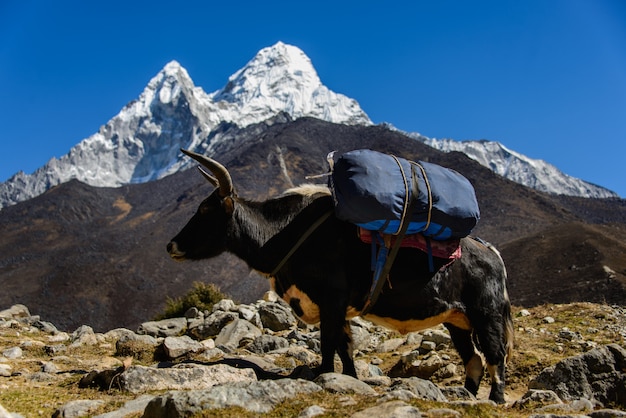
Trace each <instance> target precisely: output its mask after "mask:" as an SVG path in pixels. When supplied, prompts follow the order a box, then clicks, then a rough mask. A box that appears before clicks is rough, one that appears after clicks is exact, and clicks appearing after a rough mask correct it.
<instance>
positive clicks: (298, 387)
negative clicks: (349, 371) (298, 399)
mask: <svg viewBox="0 0 626 418" xmlns="http://www.w3.org/2000/svg"><path fill="white" fill-rule="evenodd" d="M320 390H322V389H321V388H320V387H319V386H318V385H316V384H315V383H313V382H307V381H304V380H292V379H279V380H264V381H259V382H253V383H243V384H242V383H231V384H224V385H219V386H215V387H213V388H211V389H206V390H191V391H177V392H169V393H166V394H164V395H161V396H157V397H156V398H154V399H153V400H152V401H150V403H149V404H148V406H147V407H146V410H145V411H144V416H145V417H151V418H161V417H163V418H169V417H182V416H191V415H193V414H197V413H199V412H200V411H203V410H208V409H218V408H227V407H230V406H239V407H241V408H244V409H246V410H248V411H250V412H253V413H257V414H262V413H267V412H269V411H271V410H272V408H273V407H274V406H276V405H277V404H279V403H280V402H283V401H285V400H286V399H289V398H293V397H295V396H297V395H299V394H307V393H314V392H318V391H320Z"/></svg>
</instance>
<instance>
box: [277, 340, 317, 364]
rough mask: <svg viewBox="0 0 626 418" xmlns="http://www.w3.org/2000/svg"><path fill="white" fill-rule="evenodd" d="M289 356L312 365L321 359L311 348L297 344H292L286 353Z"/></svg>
mask: <svg viewBox="0 0 626 418" xmlns="http://www.w3.org/2000/svg"><path fill="white" fill-rule="evenodd" d="M285 354H287V355H288V356H289V357H293V358H295V359H296V360H298V361H299V362H300V363H302V364H306V365H312V364H314V363H317V362H319V361H320V356H319V355H317V354H315V353H313V352H312V351H311V350H309V349H306V348H304V347H300V346H297V345H291V346H289V348H288V349H287V352H286V353H285Z"/></svg>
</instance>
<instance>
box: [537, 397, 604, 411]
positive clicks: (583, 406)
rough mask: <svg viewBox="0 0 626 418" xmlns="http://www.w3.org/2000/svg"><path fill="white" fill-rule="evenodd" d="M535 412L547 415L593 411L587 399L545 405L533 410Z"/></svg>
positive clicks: (591, 404)
mask: <svg viewBox="0 0 626 418" xmlns="http://www.w3.org/2000/svg"><path fill="white" fill-rule="evenodd" d="M535 411H536V412H548V413H561V412H567V413H573V412H576V413H587V412H591V411H593V403H592V402H591V401H590V400H589V399H578V400H575V401H572V402H569V403H567V404H564V403H563V402H558V403H556V404H552V405H546V406H543V407H541V408H537V409H535Z"/></svg>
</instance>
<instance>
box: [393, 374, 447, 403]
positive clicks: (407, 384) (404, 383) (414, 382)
mask: <svg viewBox="0 0 626 418" xmlns="http://www.w3.org/2000/svg"><path fill="white" fill-rule="evenodd" d="M397 389H406V390H408V391H410V392H413V393H414V394H415V395H416V396H417V397H418V398H420V399H425V400H431V401H438V402H446V401H447V399H446V397H445V396H443V393H442V392H441V389H439V388H438V387H437V385H435V384H434V383H433V382H431V381H429V380H424V379H420V378H417V377H409V378H403V379H397V380H396V381H394V382H393V383H392V385H391V390H397Z"/></svg>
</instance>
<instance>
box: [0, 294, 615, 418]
mask: <svg viewBox="0 0 626 418" xmlns="http://www.w3.org/2000/svg"><path fill="white" fill-rule="evenodd" d="M514 313H515V325H516V346H517V347H516V350H515V354H514V355H513V358H512V359H510V363H509V366H508V382H507V400H508V402H507V403H506V404H505V405H495V404H493V403H492V402H490V401H487V400H486V399H487V398H488V390H489V388H488V384H486V380H485V381H484V382H483V383H484V384H483V387H482V388H481V391H480V392H479V394H478V399H476V398H475V397H473V396H472V395H471V394H469V393H468V392H467V391H465V390H464V389H463V388H462V383H463V373H464V371H463V365H462V364H461V362H460V359H459V358H458V355H457V354H456V352H455V351H454V348H453V347H452V346H451V342H450V338H449V336H448V333H447V331H446V330H445V328H443V327H440V328H436V329H432V330H427V331H423V332H419V333H411V334H408V335H399V334H396V333H393V332H390V331H387V330H384V329H382V328H379V327H376V326H374V325H372V324H370V323H368V322H366V321H363V320H360V319H358V318H357V319H356V320H353V321H352V323H351V327H352V332H353V336H354V340H355V346H356V347H355V348H356V351H355V359H356V364H357V369H358V374H359V379H358V380H357V379H353V378H350V377H347V376H343V375H340V374H335V373H329V374H324V375H321V376H319V377H317V378H315V379H314V376H313V375H312V373H311V371H310V369H311V368H313V367H315V366H316V365H318V364H319V361H320V356H319V330H317V329H316V328H315V327H310V326H305V325H304V324H302V323H299V322H298V320H297V319H296V318H294V316H293V315H292V313H291V311H290V310H289V308H288V307H286V306H285V305H283V304H282V303H281V302H280V301H278V300H276V299H275V298H274V297H273V295H272V294H268V295H267V297H266V299H265V300H263V301H258V302H256V303H254V304H249V305H237V304H235V303H234V302H233V301H231V300H222V301H221V302H219V303H218V304H216V305H215V306H214V308H213V310H212V312H208V311H205V312H199V311H198V310H196V309H191V310H190V311H188V312H187V314H186V317H185V318H173V319H169V320H163V321H153V322H146V323H144V324H142V325H141V326H140V327H139V329H137V330H135V331H133V330H128V329H114V330H111V331H108V332H106V333H94V332H93V330H92V329H91V328H90V327H89V326H86V325H84V326H81V327H79V328H78V329H76V330H74V331H73V332H69V331H63V330H59V329H57V328H56V326H55V325H54V324H52V323H50V322H46V321H45V318H40V317H38V316H37V315H33V314H31V312H30V311H29V309H28V308H27V307H25V306H23V305H14V306H12V307H10V308H8V309H6V310H3V311H0V417H1V418H4V417H5V416H8V417H19V416H22V417H34V416H58V417H79V416H100V417H139V416H143V417H175V416H181V417H182V416H185V417H187V416H218V417H241V416H243V417H245V416H250V417H252V416H254V417H256V416H267V417H279V416H280V417H284V416H289V417H290V416H301V417H314V416H324V417H340V416H351V417H357V418H358V417H369V416H378V417H379V418H383V417H392V416H393V417H418V416H425V417H461V416H475V417H491V416H493V417H500V416H510V417H528V416H533V417H544V416H545V417H548V416H559V417H563V416H575V417H580V416H590V417H616V416H617V417H619V416H626V349H625V347H626V309H625V308H624V307H620V306H609V305H602V304H591V303H577V304H567V305H544V306H540V307H536V308H532V309H528V310H526V309H522V308H520V307H516V308H515V309H514ZM336 368H337V370H338V371H339V370H340V364H339V363H337V365H336Z"/></svg>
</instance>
